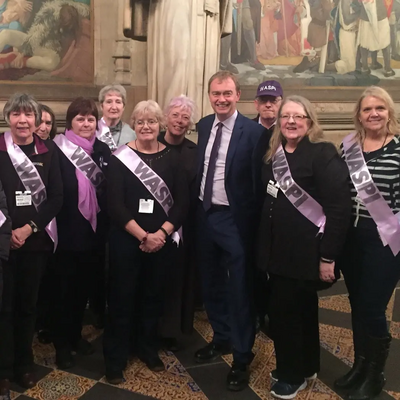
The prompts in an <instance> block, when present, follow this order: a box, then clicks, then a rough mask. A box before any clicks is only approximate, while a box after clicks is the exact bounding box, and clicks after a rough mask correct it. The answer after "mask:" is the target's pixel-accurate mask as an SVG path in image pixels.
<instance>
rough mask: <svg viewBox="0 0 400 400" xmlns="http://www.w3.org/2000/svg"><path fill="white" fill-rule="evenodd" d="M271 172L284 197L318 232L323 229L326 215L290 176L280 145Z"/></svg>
mask: <svg viewBox="0 0 400 400" xmlns="http://www.w3.org/2000/svg"><path fill="white" fill-rule="evenodd" d="M272 172H273V174H274V178H275V180H276V181H277V182H278V183H279V188H280V189H281V190H282V192H283V193H284V195H285V196H286V198H287V199H288V200H289V201H290V202H291V203H292V204H293V206H294V207H295V208H296V209H297V210H298V211H299V212H300V213H301V214H303V215H304V216H305V217H306V218H307V219H308V220H310V221H311V222H312V223H313V224H314V225H316V226H317V227H318V228H319V233H323V232H324V229H325V223H326V216H325V214H324V210H323V208H322V207H321V205H320V204H319V203H318V202H317V201H315V200H314V199H313V198H312V197H311V196H310V195H309V194H308V193H307V192H306V191H305V190H303V189H302V188H301V187H300V186H299V185H298V184H297V183H296V182H295V181H294V179H293V178H292V174H291V172H290V168H289V164H288V162H287V159H286V155H285V151H284V150H283V147H282V145H280V146H279V147H278V150H277V151H276V153H275V155H274V157H273V159H272Z"/></svg>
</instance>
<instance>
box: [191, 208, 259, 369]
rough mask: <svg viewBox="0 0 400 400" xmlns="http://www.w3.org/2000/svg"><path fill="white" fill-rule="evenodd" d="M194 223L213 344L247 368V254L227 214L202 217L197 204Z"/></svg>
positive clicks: (251, 328) (250, 324)
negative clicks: (225, 348)
mask: <svg viewBox="0 0 400 400" xmlns="http://www.w3.org/2000/svg"><path fill="white" fill-rule="evenodd" d="M197 221H198V238H197V241H198V265H199V270H200V274H201V276H202V284H203V300H204V305H205V308H206V311H207V315H208V319H209V321H210V324H211V326H212V328H213V331H214V338H213V341H214V342H215V343H229V344H231V345H232V346H233V357H234V360H235V361H236V362H238V363H245V364H247V363H249V362H251V360H252V358H253V354H252V352H251V349H252V347H253V344H254V338H255V325H254V317H253V315H252V311H251V310H252V307H251V304H252V298H251V296H252V295H251V289H250V288H251V284H250V283H251V280H252V279H251V278H252V273H253V271H252V267H251V263H250V262H249V254H248V252H247V251H246V249H245V246H244V244H243V241H242V239H241V237H240V235H239V230H238V228H237V226H236V223H235V222H234V220H233V215H232V213H231V212H230V211H229V210H227V211H216V212H207V213H205V212H204V210H203V207H202V205H201V204H200V205H199V207H198V215H197Z"/></svg>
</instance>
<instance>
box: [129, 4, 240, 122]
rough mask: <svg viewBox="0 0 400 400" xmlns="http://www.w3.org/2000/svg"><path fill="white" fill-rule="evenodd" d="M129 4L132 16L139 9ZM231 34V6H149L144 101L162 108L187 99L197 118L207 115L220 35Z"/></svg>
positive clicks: (217, 58)
mask: <svg viewBox="0 0 400 400" xmlns="http://www.w3.org/2000/svg"><path fill="white" fill-rule="evenodd" d="M131 4H132V7H133V9H132V13H133V15H134V14H135V9H136V7H138V8H139V7H143V3H142V2H141V1H135V0H133V1H132V3H131ZM140 23H143V21H140ZM132 31H136V30H135V27H133V29H132ZM231 31H232V5H231V0H192V1H187V0H162V1H156V0H150V9H149V16H148V36H147V42H148V58H147V61H148V62H147V69H148V71H147V72H148V97H149V98H151V99H154V100H156V101H157V102H158V103H159V104H160V105H161V107H164V106H165V105H166V104H168V103H169V101H170V100H171V98H173V97H176V96H179V95H181V94H185V95H187V96H188V97H190V98H192V99H194V101H195V103H196V105H197V106H198V109H199V111H200V113H201V115H205V114H208V113H210V112H211V108H210V105H209V102H208V96H207V81H208V79H209V77H210V76H211V75H212V74H213V73H215V72H216V71H217V70H218V67H219V54H220V38H221V35H223V34H224V33H231ZM143 37H146V32H143ZM134 38H135V39H140V37H138V36H137V35H135V37H134Z"/></svg>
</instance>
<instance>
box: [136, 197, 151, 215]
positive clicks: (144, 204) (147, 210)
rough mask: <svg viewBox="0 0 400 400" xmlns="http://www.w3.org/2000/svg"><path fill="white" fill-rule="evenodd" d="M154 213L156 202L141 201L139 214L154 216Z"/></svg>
mask: <svg viewBox="0 0 400 400" xmlns="http://www.w3.org/2000/svg"><path fill="white" fill-rule="evenodd" d="M153 211H154V200H151V199H149V200H145V199H140V200H139V212H140V213H141V214H153Z"/></svg>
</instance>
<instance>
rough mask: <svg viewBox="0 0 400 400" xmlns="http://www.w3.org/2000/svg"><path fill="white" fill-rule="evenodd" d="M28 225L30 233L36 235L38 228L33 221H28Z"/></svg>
mask: <svg viewBox="0 0 400 400" xmlns="http://www.w3.org/2000/svg"><path fill="white" fill-rule="evenodd" d="M28 225H29V226H30V227H31V229H32V233H37V232H39V228H38V226H37V225H36V224H35V223H34V222H33V221H29V222H28Z"/></svg>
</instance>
